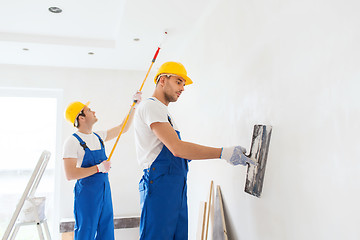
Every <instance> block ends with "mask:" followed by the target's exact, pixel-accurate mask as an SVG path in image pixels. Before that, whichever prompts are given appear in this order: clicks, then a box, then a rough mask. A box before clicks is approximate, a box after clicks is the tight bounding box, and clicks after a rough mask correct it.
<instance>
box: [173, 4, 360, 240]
mask: <svg viewBox="0 0 360 240" xmlns="http://www.w3.org/2000/svg"><path fill="white" fill-rule="evenodd" d="M359 7H360V4H359V2H358V1H350V0H349V1H343V2H338V1H322V0H316V1H307V0H305V1H237V0H227V1H218V5H216V6H215V7H214V9H212V12H211V13H210V14H209V17H208V19H207V21H205V22H204V23H203V25H201V26H199V28H198V32H197V33H196V36H195V37H194V38H193V39H192V41H191V43H192V45H191V47H190V48H189V49H187V51H186V53H185V54H184V56H182V59H181V60H182V61H183V62H184V64H186V66H187V68H188V73H189V76H191V77H192V79H193V81H194V85H192V86H189V87H187V90H186V91H185V92H184V94H183V96H182V99H180V100H179V102H178V103H177V104H176V106H174V111H175V112H176V118H175V119H176V121H177V124H178V125H180V128H181V129H182V133H183V138H184V139H185V140H191V141H194V142H198V143H202V144H208V145H212V146H230V145H236V144H241V145H243V146H245V147H247V148H249V147H250V141H251V135H252V127H253V125H254V124H257V123H263V124H271V125H273V135H272V140H271V142H270V150H269V158H268V165H267V169H266V174H265V183H264V188H263V195H262V197H261V198H260V199H257V198H255V197H252V196H250V195H248V194H246V193H244V191H243V189H244V181H245V171H246V169H245V168H244V167H231V166H228V165H227V164H225V163H222V162H220V161H218V160H213V161H211V162H209V161H207V162H196V163H195V162H193V163H191V167H190V174H189V208H190V234H191V235H190V236H191V239H193V238H194V236H195V231H196V224H197V214H198V207H199V203H200V201H205V200H207V196H208V191H209V186H210V180H211V179H213V180H214V181H215V184H216V185H220V186H221V188H222V191H223V197H224V201H225V208H226V212H227V223H228V228H229V232H230V236H231V239H240V240H241V239H245V240H267V239H269V240H279V239H283V240H287V239H291V240H296V239H299V240H300V239H360V230H359V228H358V224H359V220H360V217H359V207H358V203H359V200H360V193H359V191H358V190H359V186H360V177H359V175H358V172H359V170H360V162H359V157H360V153H359V151H358V149H357V147H358V145H359V139H358V135H359V130H360V128H359V124H358V123H359V120H360V114H359V109H360V97H359V94H358V92H359V90H360V81H359V80H360V79H359V77H360V70H359V66H360V60H359V53H360V47H359V44H358V43H359V41H360V28H359V23H360V17H359V14H358V10H359Z"/></svg>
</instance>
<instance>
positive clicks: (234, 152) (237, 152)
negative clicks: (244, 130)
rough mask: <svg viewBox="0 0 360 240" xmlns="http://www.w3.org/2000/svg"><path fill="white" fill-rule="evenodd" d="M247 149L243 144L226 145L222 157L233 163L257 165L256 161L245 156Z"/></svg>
mask: <svg viewBox="0 0 360 240" xmlns="http://www.w3.org/2000/svg"><path fill="white" fill-rule="evenodd" d="M244 153H246V149H245V148H244V147H241V146H233V147H226V148H225V147H224V148H222V151H221V156H220V158H221V159H225V160H226V161H227V162H228V163H229V164H231V165H239V164H240V165H243V166H246V164H247V163H249V164H252V165H256V163H255V162H254V161H253V160H252V159H250V158H248V157H246V156H245V154H244Z"/></svg>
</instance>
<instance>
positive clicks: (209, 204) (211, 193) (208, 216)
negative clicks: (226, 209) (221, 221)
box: [205, 181, 214, 240]
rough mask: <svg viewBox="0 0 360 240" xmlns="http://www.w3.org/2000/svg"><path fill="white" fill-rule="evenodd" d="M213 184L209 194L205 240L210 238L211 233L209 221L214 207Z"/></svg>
mask: <svg viewBox="0 0 360 240" xmlns="http://www.w3.org/2000/svg"><path fill="white" fill-rule="evenodd" d="M213 184H214V182H213V181H211V184H210V193H209V202H208V211H207V220H206V231H205V240H207V237H208V231H209V219H210V214H211V206H212V203H211V201H212V195H213V188H214V187H213Z"/></svg>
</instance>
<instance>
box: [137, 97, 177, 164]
mask: <svg viewBox="0 0 360 240" xmlns="http://www.w3.org/2000/svg"><path fill="white" fill-rule="evenodd" d="M169 119H171V120H170V121H171V124H172V125H173V128H174V129H175V130H177V127H176V124H175V122H174V120H173V118H172V117H171V115H170V113H169V111H168V107H167V106H166V105H165V104H163V103H162V102H160V101H159V100H158V99H156V98H155V97H151V98H148V99H146V100H143V101H142V102H141V103H140V104H139V107H138V108H137V111H136V113H135V117H134V129H135V143H136V153H137V159H138V162H139V164H140V166H141V167H142V168H143V169H146V168H149V167H150V166H151V164H152V163H153V162H154V160H155V159H156V158H157V156H158V155H159V154H160V152H161V150H162V148H163V146H164V144H163V143H162V142H161V141H160V140H159V139H158V137H157V136H156V135H155V134H154V132H153V131H152V130H151V128H150V125H151V124H152V123H155V122H169Z"/></svg>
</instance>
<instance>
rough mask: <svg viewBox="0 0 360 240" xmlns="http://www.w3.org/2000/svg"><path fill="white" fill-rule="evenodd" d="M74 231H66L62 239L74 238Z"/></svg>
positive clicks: (70, 239)
mask: <svg viewBox="0 0 360 240" xmlns="http://www.w3.org/2000/svg"><path fill="white" fill-rule="evenodd" d="M73 239H74V232H66V233H62V234H61V240H73Z"/></svg>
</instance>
